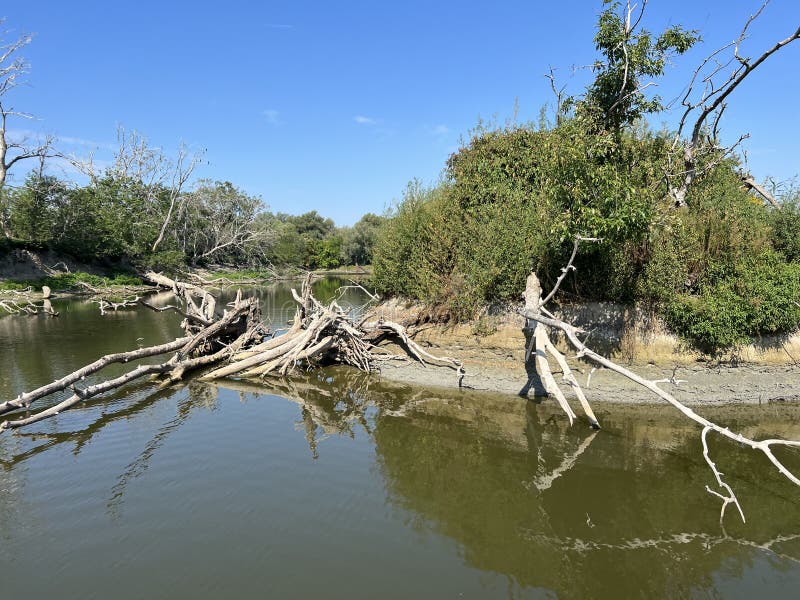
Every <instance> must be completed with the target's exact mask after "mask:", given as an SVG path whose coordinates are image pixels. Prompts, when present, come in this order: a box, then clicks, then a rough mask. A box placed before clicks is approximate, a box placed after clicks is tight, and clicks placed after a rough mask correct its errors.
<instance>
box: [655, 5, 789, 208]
mask: <svg viewBox="0 0 800 600" xmlns="http://www.w3.org/2000/svg"><path fill="white" fill-rule="evenodd" d="M768 4H769V0H766V1H765V2H764V3H763V4H762V5H761V7H760V8H759V9H758V10H757V11H756V12H755V13H754V14H752V15H750V17H749V18H748V19H747V21H746V22H745V24H744V26H743V27H742V30H741V32H740V33H739V36H738V37H737V38H736V39H735V40H733V41H732V42H730V43H728V44H726V45H724V46H722V47H721V48H719V49H717V50H715V51H714V52H712V53H711V54H710V55H709V56H708V57H706V58H705V59H704V60H703V61H702V62H701V63H700V66H698V67H697V69H696V70H695V71H694V74H693V75H692V78H691V80H690V82H689V85H688V87H687V89H686V92H685V93H684V94H683V97H682V99H681V105H682V106H683V115H682V117H681V120H680V124H679V126H678V132H677V134H676V136H675V142H674V148H675V150H678V148H679V147H680V145H681V144H682V145H683V163H684V165H683V170H682V172H680V173H679V174H677V179H678V183H677V185H672V184H670V196H671V197H672V199H673V201H674V202H675V205H676V206H685V205H686V194H687V193H688V191H689V188H690V187H691V185H692V183H693V182H694V180H695V179H696V178H697V177H698V176H699V175H700V174H701V173H702V172H703V171H704V170H707V169H710V168H713V167H714V166H715V165H716V164H718V163H719V161H720V160H722V159H723V158H724V157H725V156H728V155H729V154H730V153H731V152H732V151H733V150H734V149H735V148H736V147H737V146H738V145H739V144H740V143H741V142H742V141H743V140H744V139H746V138H747V137H748V136H749V134H746V133H745V134H743V135H742V136H741V137H740V138H739V139H738V141H737V142H735V143H734V144H733V145H732V146H729V147H727V148H725V147H723V146H721V145H720V143H719V123H720V119H721V118H722V115H723V113H724V112H725V108H726V100H727V99H728V96H730V95H731V93H732V92H733V91H734V90H735V89H736V88H737V87H738V86H739V85H740V84H741V83H742V82H743V81H744V80H745V79H746V78H747V77H748V76H749V75H750V74H751V73H752V72H753V71H754V70H755V69H757V68H758V67H759V66H760V65H761V64H763V63H764V61H766V60H767V59H768V58H769V57H770V56H772V55H773V54H775V53H776V52H777V51H778V50H780V49H781V48H784V47H785V46H787V45H788V44H790V43H791V42H793V41H794V40H796V39H798V38H800V27H797V28H796V29H795V31H794V33H792V34H791V35H789V36H788V37H786V38H784V39H782V40H780V41H779V42H777V43H775V44H774V45H773V46H772V47H770V48H768V49H767V50H765V51H764V52H763V53H762V54H761V55H760V56H758V58H756V59H755V60H753V59H751V58H750V57H747V56H743V55H742V54H741V46H742V43H743V42H744V41H745V40H746V39H747V37H748V31H749V29H750V26H751V25H752V24H753V22H754V21H755V20H756V19H758V17H759V16H760V15H761V14H762V13H763V12H764V9H765V8H766V7H767V5H768ZM687 130H690V133H689V134H688V139H687V138H685V137H684V134H685V133H686V131H687ZM668 179H670V174H668ZM742 181H743V183H744V184H745V185H746V186H747V187H748V188H750V189H752V190H753V191H755V192H756V193H758V194H759V195H761V196H762V197H764V198H765V199H766V200H767V201H769V202H770V203H772V204H775V199H774V198H773V197H772V195H771V194H770V193H769V192H768V191H767V190H766V189H765V188H763V187H762V186H760V185H758V184H757V183H756V182H755V180H754V179H753V177H752V176H751V175H750V174H749V173H745V174H743V175H742Z"/></svg>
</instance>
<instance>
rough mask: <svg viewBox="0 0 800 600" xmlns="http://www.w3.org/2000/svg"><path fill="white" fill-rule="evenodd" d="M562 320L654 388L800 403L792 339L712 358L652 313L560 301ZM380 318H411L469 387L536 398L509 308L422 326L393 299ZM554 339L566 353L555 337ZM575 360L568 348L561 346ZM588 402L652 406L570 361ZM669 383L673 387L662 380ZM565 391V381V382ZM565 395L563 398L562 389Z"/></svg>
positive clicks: (389, 375)
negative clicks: (459, 365) (458, 365)
mask: <svg viewBox="0 0 800 600" xmlns="http://www.w3.org/2000/svg"><path fill="white" fill-rule="evenodd" d="M560 312H561V316H562V317H564V318H566V319H568V320H570V321H571V322H573V323H575V324H577V325H578V326H582V327H583V328H585V329H586V330H587V331H590V334H589V339H588V342H587V344H588V345H589V346H591V347H593V348H594V349H596V350H597V351H599V352H602V353H603V354H604V355H606V356H609V357H610V358H612V359H613V360H615V361H617V362H619V363H621V364H625V365H627V366H630V367H631V368H632V369H633V370H634V371H635V372H637V373H639V374H641V375H642V376H644V377H647V378H649V379H654V380H667V382H668V383H664V384H662V385H664V386H665V389H666V390H668V391H669V392H670V393H671V394H673V395H674V396H675V397H676V398H677V399H678V400H680V401H682V402H685V403H686V404H692V405H721V404H763V403H771V402H798V401H800V362H798V360H797V358H800V336H798V335H794V336H790V337H786V338H775V339H769V340H767V339H762V340H761V341H760V342H759V343H754V344H750V345H748V346H745V347H743V348H740V349H739V350H737V352H736V353H735V354H730V355H728V356H725V357H721V358H718V359H712V358H711V357H709V356H705V355H702V354H700V353H699V352H697V351H692V350H689V349H687V348H686V347H685V345H684V344H682V343H681V341H680V340H679V339H678V338H676V337H675V336H673V335H671V334H669V333H668V332H667V331H666V330H665V329H664V328H663V325H661V323H660V322H659V321H658V319H656V318H654V317H653V315H652V313H650V312H649V311H647V310H644V309H636V308H631V307H623V306H616V305H611V304H587V305H581V306H572V307H562V308H561V311H560ZM375 313H376V316H378V317H383V318H385V319H388V320H394V321H399V322H403V323H406V324H411V323H416V324H417V325H416V327H412V328H411V329H410V331H412V333H413V337H414V340H415V341H416V342H417V343H419V344H421V345H423V346H426V347H428V348H429V350H430V352H431V353H432V354H436V355H447V356H451V357H453V358H456V359H458V360H461V361H462V362H463V363H464V367H465V369H466V372H467V376H466V377H465V379H464V387H466V388H467V389H475V390H483V391H494V392H501V393H506V394H514V395H521V396H526V397H536V396H539V395H544V392H543V389H542V387H541V384H540V382H539V380H538V377H537V376H536V373H535V369H534V368H533V365H532V363H530V362H529V363H528V364H526V362H525V347H526V337H525V333H524V325H525V323H524V319H523V318H522V317H520V316H519V315H517V314H516V313H515V312H514V311H513V310H512V309H506V310H503V311H498V312H496V313H495V314H487V315H485V316H484V317H482V318H481V319H479V320H477V321H475V322H472V323H466V324H456V325H449V324H432V323H427V324H426V323H424V314H425V313H424V310H423V308H422V307H420V306H418V305H414V304H404V303H402V302H398V301H391V302H387V303H384V304H382V305H380V306H379V307H378V308H377V309H376V310H375ZM557 345H558V346H559V347H561V349H562V350H567V348H566V346H565V345H564V342H563V340H559V341H558V342H557ZM567 356H568V357H570V356H574V352H571V353H570V352H569V351H568V352H567ZM570 365H571V367H572V368H573V370H574V372H575V374H576V376H577V377H578V380H579V382H580V383H581V385H583V386H584V390H585V392H586V394H587V397H588V398H589V400H590V401H591V402H594V401H604V402H620V403H660V402H661V401H660V400H659V399H658V398H657V397H656V396H654V395H652V394H651V393H649V392H648V391H647V390H645V389H644V388H642V387H641V386H639V385H637V384H635V383H634V382H632V381H630V380H628V379H626V378H624V377H621V376H619V375H617V374H615V373H613V372H611V371H608V370H606V369H598V370H594V371H593V370H592V365H590V364H588V363H586V362H582V361H577V360H572V359H570ZM381 377H382V378H385V379H387V380H392V381H399V382H407V383H415V384H419V385H426V386H445V387H455V386H456V385H457V377H456V374H455V372H454V371H453V372H447V370H446V369H443V368H433V367H423V366H422V365H420V364H419V363H409V362H407V361H387V363H386V364H385V365H384V366H383V367H382V369H381ZM670 381H675V382H677V384H673V383H669V382H670ZM564 388H565V389H567V388H568V386H564ZM567 397H568V398H569V394H568V395H567Z"/></svg>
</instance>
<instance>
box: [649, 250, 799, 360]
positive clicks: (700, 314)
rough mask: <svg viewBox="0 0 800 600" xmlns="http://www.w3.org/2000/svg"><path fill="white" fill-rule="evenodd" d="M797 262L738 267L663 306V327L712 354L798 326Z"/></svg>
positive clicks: (766, 259)
mask: <svg viewBox="0 0 800 600" xmlns="http://www.w3.org/2000/svg"><path fill="white" fill-rule="evenodd" d="M799 302H800V264H798V263H791V264H790V263H785V262H782V261H781V260H780V258H778V257H777V256H775V255H774V254H766V255H764V256H762V257H759V258H758V259H756V260H752V261H748V262H747V263H743V264H741V265H738V266H737V267H736V268H735V269H733V270H732V271H730V272H729V273H726V275H724V276H721V277H719V278H717V279H716V280H715V281H714V282H713V283H711V284H708V285H706V286H704V287H703V288H702V290H701V291H700V293H699V294H697V295H695V296H690V295H688V294H680V295H678V296H676V297H675V298H674V299H673V300H671V301H670V302H669V303H668V304H667V305H666V307H665V308H666V310H665V315H664V316H665V318H666V321H667V323H668V325H669V326H670V327H671V328H672V329H673V330H675V331H676V332H677V333H679V334H680V335H682V336H684V337H685V338H687V339H688V340H689V341H690V342H692V343H693V344H694V345H695V346H697V347H698V348H700V349H702V350H704V351H706V352H709V353H712V354H717V353H719V352H721V351H723V350H727V349H730V348H732V347H735V346H737V345H739V344H742V343H744V342H746V341H747V340H748V339H749V338H751V337H756V336H760V335H764V334H782V333H791V332H793V331H795V330H796V329H797V327H798V324H800V303H799Z"/></svg>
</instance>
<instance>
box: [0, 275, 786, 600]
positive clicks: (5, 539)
mask: <svg viewBox="0 0 800 600" xmlns="http://www.w3.org/2000/svg"><path fill="white" fill-rule="evenodd" d="M338 285H339V282H335V281H323V282H321V283H320V284H319V285H318V288H317V294H318V295H320V296H323V297H325V296H330V295H331V294H332V293H334V290H335V288H336V287H337V286H338ZM258 293H259V295H260V296H261V298H262V305H263V307H264V310H265V315H267V316H268V317H270V318H271V320H272V322H273V324H274V326H276V327H277V326H279V325H281V324H282V323H283V321H284V320H285V318H286V316H287V315H289V314H290V311H289V309H290V307H291V306H292V304H291V301H290V298H289V295H288V288H287V286H285V285H281V286H274V287H272V288H268V289H262V290H258ZM359 300H360V298H359V296H358V294H357V292H356V291H352V290H351V291H349V292H348V295H347V297H346V298H344V299H343V302H352V303H357V302H358V301H359ZM160 301H163V302H165V301H167V298H162V299H161V300H160ZM56 310H60V311H61V316H60V317H58V318H57V319H50V318H45V317H36V318H30V317H7V318H3V319H0V398H3V399H5V398H8V397H12V396H15V395H16V394H17V393H19V391H21V390H23V389H30V388H33V387H36V386H37V385H40V384H42V383H46V382H49V381H50V380H52V379H53V378H55V377H56V376H58V375H60V374H63V373H65V372H68V371H70V370H72V369H74V368H76V367H77V366H80V365H82V364H84V363H86V362H88V361H90V360H92V359H94V358H96V357H98V356H99V355H102V354H104V353H106V352H110V351H116V350H120V349H121V348H132V347H136V346H137V344H142V345H149V344H154V343H158V342H162V341H166V340H168V339H171V338H172V337H174V336H175V335H177V334H178V333H179V331H180V329H179V327H178V321H179V318H178V317H176V316H175V315H170V314H168V313H161V314H156V313H153V312H150V311H135V312H125V313H122V312H120V313H117V314H111V315H108V316H106V317H100V316H99V313H98V311H97V307H96V305H93V304H90V303H84V302H80V301H68V302H61V303H58V305H57V306H56ZM118 368H119V369H122V367H118ZM597 412H598V416H599V418H600V419H601V422H603V424H604V429H603V430H602V431H600V432H597V433H595V432H592V431H591V430H590V429H589V428H588V427H587V426H586V424H585V423H582V422H579V423H578V424H576V425H575V426H573V427H571V428H570V427H568V426H567V423H566V421H565V419H564V418H563V417H562V416H561V415H559V414H558V412H557V411H556V410H554V409H553V407H552V405H551V403H550V402H547V401H545V402H544V403H541V404H539V403H536V402H533V401H528V400H524V399H522V398H515V397H509V396H501V395H493V394H486V393H477V392H469V391H458V390H443V389H426V388H420V387H414V386H409V385H400V384H396V383H391V382H386V381H381V380H380V379H379V378H376V377H367V376H365V375H363V374H360V373H357V372H354V371H352V370H348V369H343V368H334V369H327V370H323V371H320V372H317V373H314V374H309V375H306V376H302V377H298V378H295V379H293V380H292V381H291V382H289V381H272V382H267V384H264V385H260V384H254V383H251V382H237V381H230V382H219V383H218V384H204V383H203V384H201V383H198V382H189V383H188V384H186V385H182V386H178V387H175V388H171V389H168V390H164V391H157V390H155V389H154V387H153V386H152V385H150V384H140V385H138V386H133V387H131V388H128V389H126V390H125V391H121V392H119V393H117V394H115V395H113V396H110V397H108V398H105V399H96V400H93V401H91V402H89V403H87V405H85V406H83V407H81V408H79V409H76V410H72V411H68V412H65V413H62V414H61V415H58V416H57V417H56V418H54V419H51V420H49V421H45V422H42V423H39V424H37V425H35V426H32V427H30V428H27V429H22V430H20V431H17V432H13V433H4V434H2V435H0V598H3V599H5V598H20V597H25V598H49V597H58V598H62V599H66V598H81V599H83V598H148V599H152V598H193V599H195V598H221V597H231V598H251V597H269V598H273V597H274V598H321V597H325V598H328V597H333V598H409V597H425V598H449V597H453V598H462V597H463V598H509V597H511V598H517V597H521V598H527V597H548V598H549V597H562V598H589V597H599V598H631V597H632V598H653V597H656V598H661V597H668V598H683V597H699V598H705V597H724V598H736V597H740V598H752V597H753V596H755V595H759V596H761V597H764V598H773V597H778V598H779V597H786V598H794V597H796V596H797V594H798V590H800V504H799V502H798V500H800V491H799V490H798V489H797V488H795V487H793V486H792V485H791V484H789V483H788V482H786V481H784V480H782V479H781V478H780V477H779V476H778V474H777V473H776V472H775V471H774V469H772V468H770V467H768V466H767V464H766V461H765V459H763V458H762V457H760V456H757V455H756V454H754V453H752V452H751V451H748V450H745V449H742V448H738V447H736V446H735V445H734V444H729V443H726V442H720V441H719V440H716V439H714V440H712V442H714V443H712V447H711V452H712V454H713V456H714V458H715V460H716V461H717V464H718V465H719V466H720V469H721V470H722V471H724V472H725V473H726V478H727V479H728V481H729V483H731V485H732V486H733V487H734V488H735V490H736V492H737V494H738V496H739V498H740V500H741V502H742V505H743V507H744V509H745V512H746V516H747V518H748V522H747V524H742V523H741V522H740V521H739V520H738V517H736V515H735V514H734V513H732V512H731V513H730V514H729V515H728V516H727V518H726V520H725V528H724V529H723V528H721V527H720V524H719V502H718V501H717V500H716V499H715V498H713V497H712V496H710V495H709V494H708V493H707V492H706V491H705V489H704V488H705V485H706V484H711V483H712V478H711V474H710V472H709V471H708V468H707V466H706V465H705V462H704V461H703V459H702V456H701V454H700V440H699V430H698V429H697V428H695V427H693V426H691V425H690V424H689V423H687V421H686V420H685V419H683V418H681V417H679V416H677V415H675V414H674V413H673V412H671V411H670V410H669V409H668V408H661V407H652V406H650V407H630V406H628V407H624V406H616V405H602V406H600V407H598V410H597ZM706 412H707V414H710V415H711V416H713V417H715V418H717V419H718V420H721V421H724V422H725V423H726V424H728V425H730V426H731V427H734V428H736V429H739V430H742V431H744V432H745V433H747V434H749V435H754V436H758V435H770V436H772V435H779V436H784V437H789V436H792V437H798V438H800V419H798V417H800V410H799V409H798V408H797V407H795V406H790V405H763V406H748V407H738V408H730V409H716V410H714V411H712V412H710V413H709V412H708V411H706ZM798 458H800V456H788V460H787V462H788V463H789V464H790V465H792V466H794V467H796V468H800V460H798Z"/></svg>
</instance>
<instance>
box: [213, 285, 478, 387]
mask: <svg viewBox="0 0 800 600" xmlns="http://www.w3.org/2000/svg"><path fill="white" fill-rule="evenodd" d="M292 294H293V296H294V299H295V301H296V302H297V311H296V313H295V317H294V321H293V324H292V327H291V328H290V329H289V331H287V332H286V333H285V334H284V335H282V336H280V337H277V338H274V339H271V340H269V341H267V342H264V343H262V344H259V345H256V346H254V347H251V348H247V349H245V350H243V351H241V352H238V353H236V354H234V355H233V356H232V357H231V361H230V363H229V364H227V365H225V366H222V367H220V368H218V369H215V370H213V371H211V372H209V373H206V374H205V375H204V376H203V377H202V379H203V380H213V379H219V378H221V377H229V376H233V375H235V376H237V377H245V378H246V377H266V376H268V375H288V374H290V373H291V372H292V371H293V370H295V369H297V368H311V367H314V366H316V365H319V364H331V363H335V364H346V365H351V366H353V367H356V368H357V369H359V370H361V371H365V372H367V373H370V372H373V371H376V370H377V369H378V368H379V364H380V362H381V361H383V360H387V358H388V356H387V355H386V354H384V353H381V352H378V351H377V345H378V344H379V343H380V342H382V341H384V340H389V341H393V342H395V343H397V344H399V345H400V346H401V347H403V348H404V349H405V351H406V353H407V354H408V355H410V356H411V357H413V358H415V359H416V360H418V361H419V362H420V363H421V364H422V365H434V366H443V367H449V368H451V369H453V370H455V371H456V374H457V377H458V383H459V385H460V384H461V380H462V379H463V377H464V368H463V365H462V363H461V362H460V361H458V360H456V359H454V358H450V357H440V356H434V355H432V354H430V353H429V352H427V351H426V350H425V349H424V348H422V347H421V346H420V345H419V344H417V343H416V342H414V341H413V340H412V339H411V338H410V337H409V336H408V334H407V332H406V330H405V328H404V327H403V326H402V325H400V324H398V323H394V322H391V321H386V320H383V319H379V320H377V321H374V322H366V321H361V322H359V323H357V322H355V321H354V320H353V319H352V317H351V316H350V314H349V312H348V311H346V310H344V309H343V308H342V307H341V306H339V304H338V303H337V302H336V300H333V301H331V302H330V304H328V306H323V305H322V304H321V303H320V302H319V301H318V300H317V299H316V298H314V296H313V295H312V293H311V275H310V274H309V275H308V276H307V277H306V279H305V281H304V283H303V287H302V291H301V293H298V292H297V291H295V290H292ZM389 356H393V355H389Z"/></svg>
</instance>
